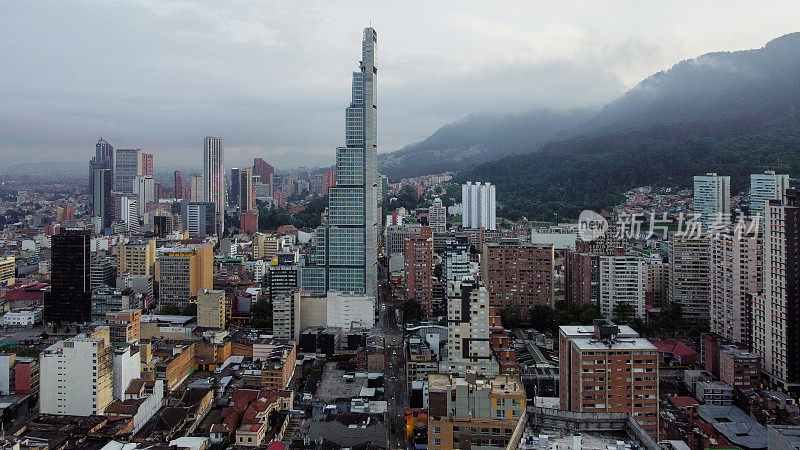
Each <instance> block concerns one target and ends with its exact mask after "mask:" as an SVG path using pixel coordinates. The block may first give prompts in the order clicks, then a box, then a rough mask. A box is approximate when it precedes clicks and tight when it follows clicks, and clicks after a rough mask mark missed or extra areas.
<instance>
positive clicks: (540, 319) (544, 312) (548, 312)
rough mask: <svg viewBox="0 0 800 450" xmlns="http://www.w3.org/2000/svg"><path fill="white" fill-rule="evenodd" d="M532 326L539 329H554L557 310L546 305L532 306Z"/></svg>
mask: <svg viewBox="0 0 800 450" xmlns="http://www.w3.org/2000/svg"><path fill="white" fill-rule="evenodd" d="M530 313H531V327H533V328H535V329H536V330H538V331H541V332H544V331H550V330H552V329H553V319H554V318H555V310H553V308H551V307H549V306H545V305H534V306H533V308H531V312H530Z"/></svg>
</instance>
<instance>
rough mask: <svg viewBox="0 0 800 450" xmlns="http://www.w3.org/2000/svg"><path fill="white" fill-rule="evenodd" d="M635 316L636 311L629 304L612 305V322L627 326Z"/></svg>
mask: <svg viewBox="0 0 800 450" xmlns="http://www.w3.org/2000/svg"><path fill="white" fill-rule="evenodd" d="M635 315H636V309H634V307H633V305H631V304H630V303H625V302H620V303H617V304H616V305H614V322H615V323H617V324H621V325H627V324H628V323H630V321H631V319H633V317H634V316H635Z"/></svg>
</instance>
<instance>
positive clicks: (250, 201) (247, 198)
mask: <svg viewBox="0 0 800 450" xmlns="http://www.w3.org/2000/svg"><path fill="white" fill-rule="evenodd" d="M236 184H237V186H238V188H239V192H238V195H237V196H236V197H237V198H238V200H239V213H240V214H241V213H245V212H248V211H252V210H253V208H254V206H255V198H254V194H255V190H254V189H253V170H252V169H251V168H249V167H243V168H241V169H239V182H238V183H236Z"/></svg>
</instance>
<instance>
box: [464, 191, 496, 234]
mask: <svg viewBox="0 0 800 450" xmlns="http://www.w3.org/2000/svg"><path fill="white" fill-rule="evenodd" d="M461 208H462V222H463V225H464V228H473V229H480V228H485V229H487V230H496V229H497V217H496V215H495V214H496V210H497V203H496V201H495V187H494V185H492V184H491V183H481V182H477V183H473V182H471V181H467V184H462V185H461Z"/></svg>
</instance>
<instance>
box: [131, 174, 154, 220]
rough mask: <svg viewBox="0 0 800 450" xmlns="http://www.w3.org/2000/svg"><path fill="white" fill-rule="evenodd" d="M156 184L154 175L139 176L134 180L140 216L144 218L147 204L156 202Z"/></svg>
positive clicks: (134, 190)
mask: <svg viewBox="0 0 800 450" xmlns="http://www.w3.org/2000/svg"><path fill="white" fill-rule="evenodd" d="M155 193H156V191H155V183H154V182H153V176H152V175H139V176H137V177H135V178H134V179H133V195H135V196H136V200H138V203H139V215H140V216H143V215H144V213H145V211H146V210H147V204H148V203H152V202H154V201H155V199H156V197H155Z"/></svg>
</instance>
